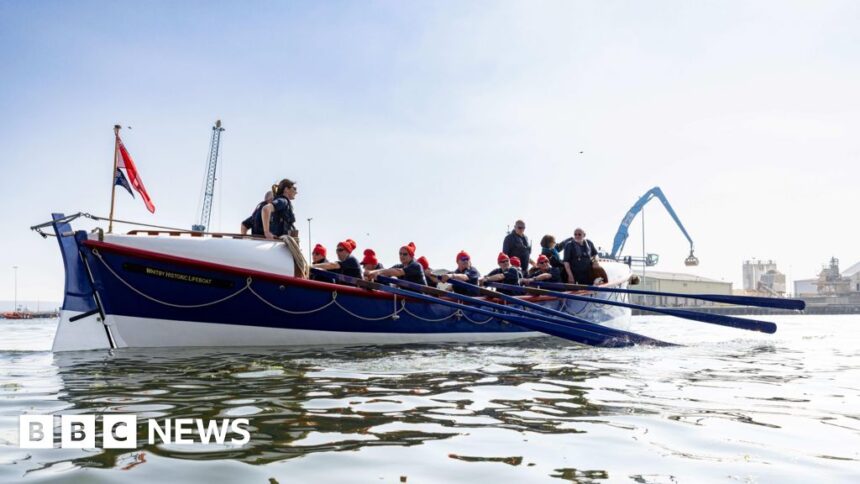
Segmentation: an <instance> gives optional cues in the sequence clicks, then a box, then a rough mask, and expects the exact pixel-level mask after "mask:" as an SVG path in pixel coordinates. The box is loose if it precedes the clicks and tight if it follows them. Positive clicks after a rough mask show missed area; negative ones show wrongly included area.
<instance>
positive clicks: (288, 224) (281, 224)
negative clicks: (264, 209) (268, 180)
mask: <svg viewBox="0 0 860 484" xmlns="http://www.w3.org/2000/svg"><path fill="white" fill-rule="evenodd" d="M280 200H283V202H281V201H280ZM275 202H278V203H275ZM272 204H273V205H274V206H275V211H274V212H272V220H271V223H270V225H272V226H274V228H272V230H271V232H272V233H273V234H274V235H276V236H280V235H289V233H290V231H291V230H295V228H296V227H295V225H294V224H295V223H296V215H295V214H294V213H293V203H292V202H291V201H290V199H289V198H287V197H285V196H283V195H278V196H277V197H275V199H274V200H272ZM279 207H280V208H279Z"/></svg>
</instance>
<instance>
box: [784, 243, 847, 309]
mask: <svg viewBox="0 0 860 484" xmlns="http://www.w3.org/2000/svg"><path fill="white" fill-rule="evenodd" d="M794 295H795V297H800V298H803V300H804V301H806V307H807V312H817V313H857V312H860V262H858V263H856V264H854V265H852V266H851V267H849V268H848V269H846V270H844V271H840V270H839V259H837V258H836V257H831V258H830V262H829V263H828V264H826V265H824V266H823V267H822V268H821V272H819V273H818V277H816V278H813V279H799V280H796V281H794Z"/></svg>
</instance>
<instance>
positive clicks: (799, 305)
mask: <svg viewBox="0 0 860 484" xmlns="http://www.w3.org/2000/svg"><path fill="white" fill-rule="evenodd" d="M532 285H534V286H538V287H545V288H547V289H553V290H556V291H582V290H586V291H597V292H617V293H621V294H639V295H643V296H668V297H682V298H687V299H699V300H702V301H711V302H719V303H724V304H734V305H736V306H755V307H760V308H777V309H793V310H798V311H802V310H803V309H805V308H806V302H804V301H802V300H800V299H780V298H775V297H758V296H732V295H728V294H681V293H676V292H659V291H644V290H642V289H621V288H619V287H601V286H587V285H584V284H563V283H560V282H540V281H538V282H534V283H532Z"/></svg>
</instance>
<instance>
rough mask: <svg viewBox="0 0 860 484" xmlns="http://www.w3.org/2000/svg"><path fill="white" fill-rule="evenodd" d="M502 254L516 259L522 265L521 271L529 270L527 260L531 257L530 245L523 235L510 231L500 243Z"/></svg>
mask: <svg viewBox="0 0 860 484" xmlns="http://www.w3.org/2000/svg"><path fill="white" fill-rule="evenodd" d="M502 252H504V253H505V254H507V255H508V257H517V258H519V259H520V262H521V263H522V265H523V271H528V270H529V259H530V258H531V256H532V243H531V242H530V241H529V238H528V237H526V236H525V235H519V234H517V233H516V232H515V231H511V233H509V234H508V235H506V236H505V241H504V242H502Z"/></svg>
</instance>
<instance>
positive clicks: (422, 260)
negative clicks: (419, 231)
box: [418, 255, 430, 271]
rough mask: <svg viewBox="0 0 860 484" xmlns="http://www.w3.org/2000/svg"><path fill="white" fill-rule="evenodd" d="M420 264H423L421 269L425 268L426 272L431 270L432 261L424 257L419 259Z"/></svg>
mask: <svg viewBox="0 0 860 484" xmlns="http://www.w3.org/2000/svg"><path fill="white" fill-rule="evenodd" d="M418 263H419V264H421V267H423V268H424V270H425V271H426V270H427V269H429V268H430V261H429V260H427V258H426V257H424V256H423V255H422V256H421V257H419V258H418Z"/></svg>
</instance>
